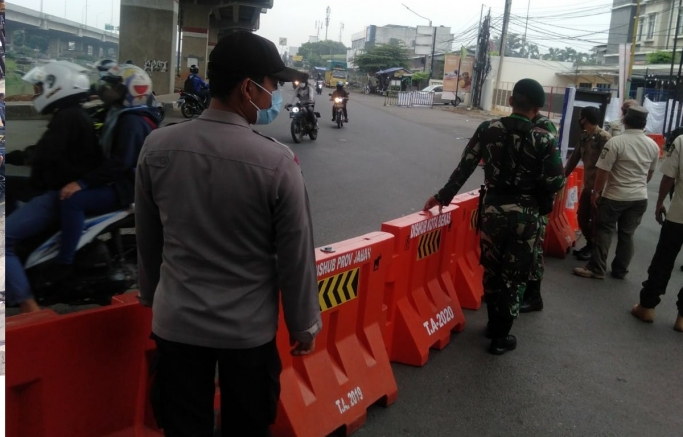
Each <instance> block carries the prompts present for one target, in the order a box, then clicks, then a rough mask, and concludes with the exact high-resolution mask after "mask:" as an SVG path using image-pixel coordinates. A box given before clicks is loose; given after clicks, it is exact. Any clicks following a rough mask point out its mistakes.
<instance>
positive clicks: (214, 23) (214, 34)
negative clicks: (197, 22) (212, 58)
mask: <svg viewBox="0 0 683 437" xmlns="http://www.w3.org/2000/svg"><path fill="white" fill-rule="evenodd" d="M219 30H220V27H219V26H218V20H216V16H215V15H211V17H210V18H209V43H208V44H207V45H206V59H207V60H208V59H209V55H210V54H211V52H212V51H213V48H214V47H216V43H217V42H218V39H219V38H218V31H219Z"/></svg>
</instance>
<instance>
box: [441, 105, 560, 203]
mask: <svg viewBox="0 0 683 437" xmlns="http://www.w3.org/2000/svg"><path fill="white" fill-rule="evenodd" d="M504 123H506V124H508V125H510V124H514V125H515V126H517V128H520V127H522V128H523V127H524V126H531V129H530V132H529V130H527V131H526V132H528V134H525V135H524V137H525V138H523V139H522V140H521V141H519V135H520V134H519V133H518V132H516V131H515V132H513V133H512V134H510V135H509V136H510V137H512V138H514V140H515V141H514V149H513V150H510V149H509V148H510V147H512V144H510V143H511V142H510V141H509V140H507V141H506V137H508V132H507V130H506V128H505V126H504ZM506 146H507V147H508V148H506ZM481 160H483V161H484V175H485V179H486V185H487V188H488V190H489V194H491V195H492V198H495V197H496V195H501V194H504V197H506V198H508V199H510V198H514V201H512V200H508V199H506V200H507V201H511V202H513V203H520V204H523V206H534V205H535V204H536V202H537V200H536V199H537V195H538V194H539V193H543V194H554V193H556V192H557V191H559V190H560V189H562V187H563V186H564V183H565V177H564V169H563V167H562V158H561V157H560V153H559V151H558V150H557V140H556V139H555V137H554V136H553V135H552V134H550V133H548V132H547V131H546V130H543V129H541V128H540V127H537V126H535V127H534V126H533V125H532V124H531V121H530V120H529V119H528V118H526V117H523V116H520V115H516V114H513V115H512V116H510V117H504V118H501V119H494V120H490V121H485V122H484V123H482V124H480V125H479V127H478V128H477V130H476V132H475V133H474V135H473V136H472V139H471V140H470V142H469V143H468V144H467V146H466V147H465V150H464V151H463V153H462V157H461V159H460V163H459V164H458V167H457V168H456V169H455V171H454V172H453V174H451V177H450V178H449V180H448V183H447V184H446V185H445V186H444V187H443V188H442V189H441V190H439V196H440V198H441V200H442V203H444V204H447V203H450V201H451V200H452V199H453V197H455V195H456V194H457V193H458V191H460V189H461V188H462V186H463V185H464V184H465V182H466V181H467V179H469V177H470V176H471V175H472V173H473V172H474V170H475V169H476V168H477V165H478V164H479V162H480V161H481ZM501 174H502V175H510V176H509V177H503V178H501V177H500V176H501ZM499 179H504V180H499ZM511 186H512V187H513V189H512V190H511V189H510V187H511ZM487 197H488V195H487Z"/></svg>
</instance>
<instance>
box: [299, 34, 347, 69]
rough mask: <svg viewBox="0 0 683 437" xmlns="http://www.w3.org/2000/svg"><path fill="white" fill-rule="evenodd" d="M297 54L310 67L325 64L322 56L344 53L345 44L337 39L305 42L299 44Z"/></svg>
mask: <svg viewBox="0 0 683 437" xmlns="http://www.w3.org/2000/svg"><path fill="white" fill-rule="evenodd" d="M299 54H300V55H301V56H303V57H304V61H306V62H307V63H308V64H309V65H310V66H311V67H322V66H324V65H325V60H324V59H323V56H328V57H329V56H330V55H341V54H343V55H346V46H345V45H344V44H342V43H340V42H338V41H330V40H327V41H318V42H307V43H304V44H301V47H299Z"/></svg>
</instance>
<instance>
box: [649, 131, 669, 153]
mask: <svg viewBox="0 0 683 437" xmlns="http://www.w3.org/2000/svg"><path fill="white" fill-rule="evenodd" d="M647 136H648V137H650V138H652V139H653V140H655V143H657V145H658V146H659V157H660V158H663V157H664V144H666V139H665V138H664V135H662V134H647Z"/></svg>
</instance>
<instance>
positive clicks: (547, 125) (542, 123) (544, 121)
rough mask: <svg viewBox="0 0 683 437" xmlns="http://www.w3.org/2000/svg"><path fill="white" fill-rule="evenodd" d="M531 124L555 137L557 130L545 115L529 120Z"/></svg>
mask: <svg viewBox="0 0 683 437" xmlns="http://www.w3.org/2000/svg"><path fill="white" fill-rule="evenodd" d="M531 122H532V123H533V124H535V125H536V126H538V127H540V128H541V129H543V130H547V131H548V132H550V133H551V134H553V135H554V136H555V137H557V128H556V127H555V124H554V123H553V122H552V121H550V119H549V118H548V117H546V116H545V115H541V114H538V115H537V116H536V117H534V119H533V120H531Z"/></svg>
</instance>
